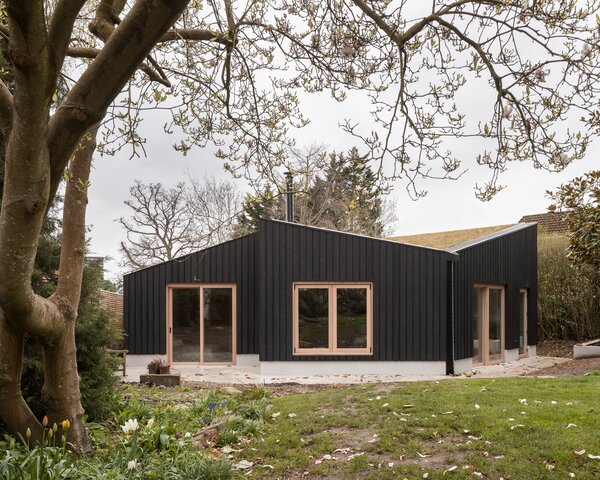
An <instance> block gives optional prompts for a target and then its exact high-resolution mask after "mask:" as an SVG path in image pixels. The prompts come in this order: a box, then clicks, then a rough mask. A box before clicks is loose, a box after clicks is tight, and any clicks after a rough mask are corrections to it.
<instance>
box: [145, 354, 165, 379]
mask: <svg viewBox="0 0 600 480" xmlns="http://www.w3.org/2000/svg"><path fill="white" fill-rule="evenodd" d="M163 364H164V360H163V359H162V358H160V357H156V358H153V359H152V361H151V362H150V363H149V364H148V373H149V374H150V375H156V374H158V373H160V366H161V365H163Z"/></svg>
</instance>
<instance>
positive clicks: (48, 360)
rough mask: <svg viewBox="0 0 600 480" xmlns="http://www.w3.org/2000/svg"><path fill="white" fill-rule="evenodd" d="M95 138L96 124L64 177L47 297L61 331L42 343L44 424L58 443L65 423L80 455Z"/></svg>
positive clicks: (85, 447)
mask: <svg viewBox="0 0 600 480" xmlns="http://www.w3.org/2000/svg"><path fill="white" fill-rule="evenodd" d="M97 133H98V125H96V126H95V127H93V128H92V129H91V130H90V131H89V132H88V133H87V134H86V135H84V137H83V138H82V139H81V142H80V143H79V146H78V147H77V149H76V150H75V153H74V154H73V157H72V159H71V163H70V166H69V171H68V173H67V176H66V177H67V188H66V191H65V201H64V209H63V233H62V237H61V250H60V267H59V271H58V286H57V288H56V293H55V294H54V295H52V297H51V298H50V300H53V301H55V302H57V303H58V304H59V308H60V310H61V311H62V314H63V318H64V320H65V328H64V329H63V330H62V331H61V332H60V334H59V335H58V336H56V337H54V338H52V339H50V340H45V339H44V340H43V351H44V388H43V390H42V401H43V403H44V405H45V406H46V409H47V410H46V411H47V415H48V420H49V422H50V424H53V423H56V424H57V425H58V426H59V431H58V435H59V438H60V435H61V434H62V425H61V424H62V422H63V420H69V422H70V424H71V428H69V430H68V431H67V432H66V434H67V441H68V442H69V448H71V449H72V450H74V451H75V452H77V453H79V454H83V455H85V454H89V453H90V452H91V449H90V444H89V439H88V435H87V431H86V429H85V421H84V418H83V407H82V405H81V393H80V391H79V374H78V372H77V347H76V345H75V325H76V320H77V308H78V306H79V298H80V295H81V282H82V278H83V264H84V260H85V212H86V208H87V202H88V197H87V190H88V185H89V177H90V170H91V166H92V156H93V154H94V151H95V149H96V135H97Z"/></svg>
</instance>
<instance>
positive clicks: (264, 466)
mask: <svg viewBox="0 0 600 480" xmlns="http://www.w3.org/2000/svg"><path fill="white" fill-rule="evenodd" d="M259 467H263V468H270V469H271V470H274V469H275V467H273V465H259Z"/></svg>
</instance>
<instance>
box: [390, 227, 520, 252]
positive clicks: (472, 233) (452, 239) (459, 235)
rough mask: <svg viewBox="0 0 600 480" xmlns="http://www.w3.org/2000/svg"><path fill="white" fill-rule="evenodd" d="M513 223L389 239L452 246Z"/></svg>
mask: <svg viewBox="0 0 600 480" xmlns="http://www.w3.org/2000/svg"><path fill="white" fill-rule="evenodd" d="M511 226H512V225H496V226H493V227H481V228H469V229H467V230H452V231H449V232H436V233H421V234H419V235H404V236H400V237H390V238H388V240H392V241H394V242H400V243H410V244H412V245H419V246H422V247H432V248H440V249H445V248H450V247H452V246H454V245H458V244H460V243H464V242H468V241H470V240H474V239H476V238H479V237H483V236H484V235H489V234H491V233H496V232H499V231H500V230H504V229H505V228H508V227H511Z"/></svg>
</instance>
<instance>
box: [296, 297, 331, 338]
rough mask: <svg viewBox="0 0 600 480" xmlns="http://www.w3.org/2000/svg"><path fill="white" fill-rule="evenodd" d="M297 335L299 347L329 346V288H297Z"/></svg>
mask: <svg viewBox="0 0 600 480" xmlns="http://www.w3.org/2000/svg"><path fill="white" fill-rule="evenodd" d="M298 336H299V341H300V342H299V343H300V344H299V347H300V348H329V289H327V288H300V289H299V291H298Z"/></svg>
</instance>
